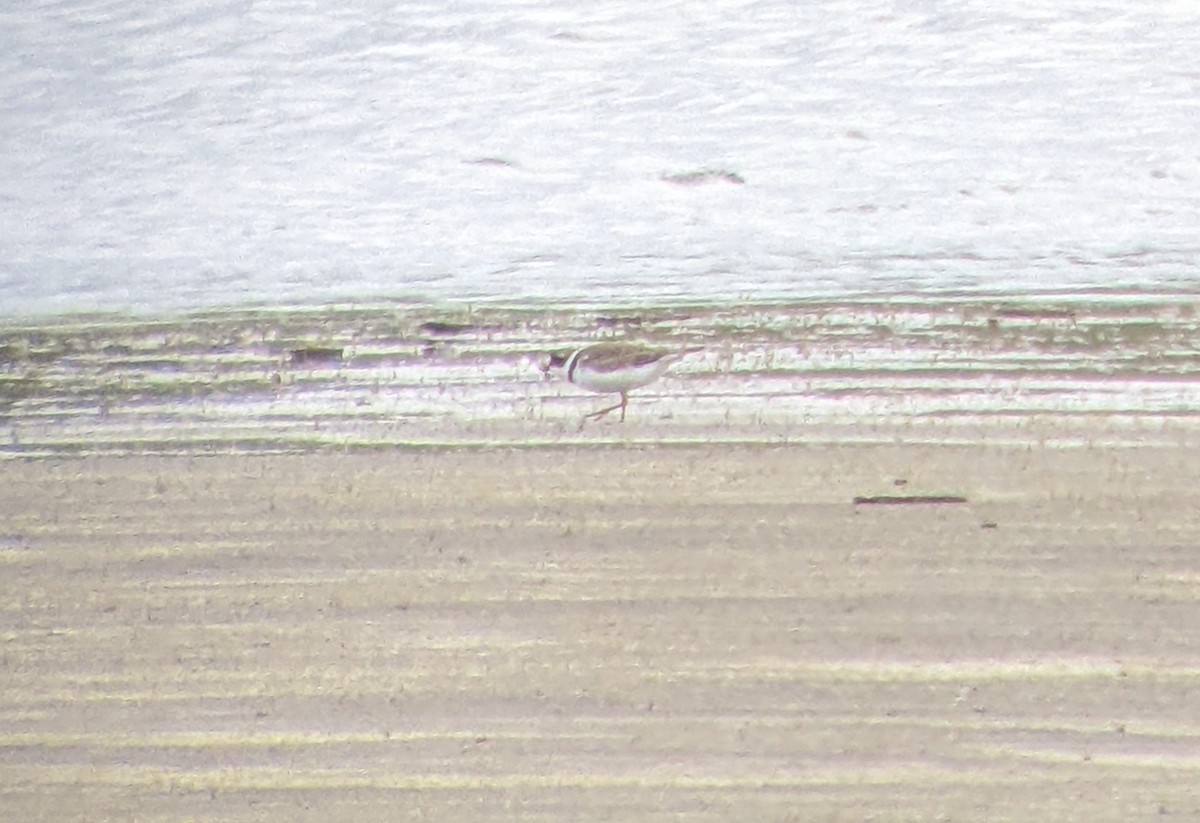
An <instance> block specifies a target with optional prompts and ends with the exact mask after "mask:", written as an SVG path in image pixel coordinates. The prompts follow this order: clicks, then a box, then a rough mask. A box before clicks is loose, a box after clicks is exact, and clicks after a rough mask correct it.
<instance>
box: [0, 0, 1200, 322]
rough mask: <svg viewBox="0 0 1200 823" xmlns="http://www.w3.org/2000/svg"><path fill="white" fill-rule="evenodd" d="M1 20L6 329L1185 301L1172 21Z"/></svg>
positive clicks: (412, 5)
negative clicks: (704, 305) (1174, 295)
mask: <svg viewBox="0 0 1200 823" xmlns="http://www.w3.org/2000/svg"><path fill="white" fill-rule="evenodd" d="M0 20H2V21H3V25H2V26H0V146H2V147H3V148H4V156H5V158H6V159H5V163H6V168H5V173H4V174H3V175H0V318H14V317H32V316H44V315H53V314H57V313H60V312H67V311H76V310H81V309H97V308H99V309H105V310H120V311H136V312H141V313H144V314H147V315H158V314H161V313H163V312H165V311H179V310H196V309H202V308H207V307H213V306H244V305H247V304H251V303H269V304H275V305H278V304H310V305H311V304H323V303H328V302H330V301H337V300H343V299H355V300H360V301H361V300H367V301H373V300H384V301H386V300H392V299H407V300H423V301H432V302H435V303H443V302H446V301H473V302H475V303H479V302H492V301H502V302H508V303H511V302H514V301H526V302H528V301H540V302H547V301H557V302H560V303H563V304H570V305H601V304H603V305H612V304H614V303H624V304H626V305H630V304H638V305H645V304H647V303H659V304H669V303H672V302H677V301H679V300H681V299H686V300H700V301H708V302H712V301H719V300H724V301H737V302H742V301H751V302H758V301H762V300H779V299H797V298H813V297H818V296H825V297H842V296H846V295H863V294H871V293H879V292H882V293H890V294H895V293H904V292H914V291H924V292H928V293H944V292H946V291H948V290H958V291H962V290H982V291H988V292H996V291H1005V292H1009V293H1020V292H1023V291H1030V290H1038V291H1040V290H1045V289H1047V288H1049V289H1063V288H1070V289H1080V288H1092V287H1102V288H1105V289H1117V288H1131V287H1132V288H1144V287H1154V288H1163V287H1168V286H1169V287H1172V288H1175V289H1195V288H1196V286H1197V270H1196V260H1197V252H1198V251H1200V242H1198V241H1197V236H1196V226H1197V225H1200V186H1198V185H1197V182H1198V181H1200V144H1198V143H1197V139H1196V135H1197V131H1196V129H1195V123H1196V122H1200V95H1197V94H1196V78H1197V76H1200V56H1198V52H1197V50H1196V48H1195V44H1196V43H1197V42H1200V12H1198V11H1197V9H1196V7H1195V6H1194V5H1193V4H1190V3H1171V2H1156V3H1147V4H1141V5H1138V6H1131V5H1130V4H1128V3H1118V2H1101V3H1096V2H1093V1H1092V0H1089V1H1088V2H1083V0H1070V1H1069V2H1061V3H1055V4H1052V5H1051V6H1046V5H1045V4H1032V3H1009V4H1005V5H1004V6H997V5H995V4H989V3H980V2H967V3H960V4H957V5H954V6H953V7H950V6H944V7H943V6H940V5H931V4H928V3H908V4H895V3H871V2H868V3H862V2H849V0H827V1H826V2H818V3H795V2H789V3H777V2H740V1H739V0H722V2H714V3H708V4H702V5H697V4H686V3H666V4H654V5H653V6H647V5H646V4H642V3H633V2H627V0H623V1H621V2H614V3H606V4H603V5H600V6H595V7H591V6H588V7H584V6H580V5H579V4H576V3H568V2H560V1H559V0H533V2H523V1H520V0H517V1H515V2H488V3H476V2H464V3H455V4H453V5H452V6H450V7H445V8H442V7H434V6H429V5H428V4H424V3H419V2H400V3H396V2H387V3H380V2H376V0H353V1H352V2H348V3H341V4H338V5H336V6H328V7H325V6H319V7H318V6H313V5H312V4H309V3H302V2H297V1H296V0H271V1H270V2H254V3H250V2H247V1H246V0H216V2H212V0H203V1H202V0H184V2H180V3H173V4H170V5H163V6H146V5H145V4H127V3H115V2H99V3H96V2H82V0H41V2H33V3H29V4H23V5H20V6H14V7H13V8H11V9H9V10H6V11H4V12H0Z"/></svg>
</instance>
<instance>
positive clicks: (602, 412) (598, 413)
mask: <svg viewBox="0 0 1200 823" xmlns="http://www.w3.org/2000/svg"><path fill="white" fill-rule="evenodd" d="M628 402H629V398H628V397H627V396H626V394H625V392H621V402H620V403H614V404H613V405H611V406H606V407H605V408H603V409H601V410H600V411H594V412H592V413H591V414H585V415H584V416H583V419H584V420H599V419H600V418H601V417H603V416H604V415H606V414H608V413H609V412H613V411H616V410H617V409H620V410H621V422H625V404H626V403H628Z"/></svg>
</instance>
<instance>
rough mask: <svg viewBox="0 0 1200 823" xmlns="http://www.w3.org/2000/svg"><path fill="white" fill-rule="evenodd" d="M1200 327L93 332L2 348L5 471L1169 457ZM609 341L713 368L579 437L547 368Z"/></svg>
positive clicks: (246, 325)
mask: <svg viewBox="0 0 1200 823" xmlns="http://www.w3.org/2000/svg"><path fill="white" fill-rule="evenodd" d="M1198 322H1200V321H1198V320H1197V317H1196V309H1195V304H1194V302H1193V301H1192V300H1191V299H1190V298H1188V297H1187V296H1172V295H1169V294H1161V295H1140V296H1138V295H1123V296H1116V295H1094V296H1092V297H1091V298H1082V297H1080V296H1078V295H1076V296H1074V297H1072V298H1071V299H1069V300H1068V299H1042V300H1037V301H1031V300H1015V299H1012V298H987V299H980V298H974V297H962V298H958V299H953V300H951V299H945V300H940V301H931V300H928V299H924V298H920V299H918V298H912V299H909V300H893V301H872V300H858V301H850V300H843V301H831V302H816V301H814V302H807V303H762V304H758V305H748V306H742V307H739V308H738V309H736V310H735V309H730V308H728V307H723V306H716V307H714V306H703V305H694V306H675V307H660V308H656V309H652V310H644V311H629V310H613V311H604V312H600V311H596V312H590V313H588V312H584V313H580V312H575V311H557V310H550V309H520V308H501V307H493V308H479V309H475V310H471V311H468V310H465V309H464V310H452V311H445V310H443V311H435V310H432V309H429V308H428V307H413V306H403V305H392V306H382V305H377V306H344V307H339V308H324V309H312V310H288V311H281V310H267V309H261V310H245V311H239V312H217V313H211V314H198V315H192V316H187V317H181V318H177V319H174V320H145V321H143V320H137V319H130V318H126V317H108V318H104V317H94V318H90V319H80V320H76V321H62V322H58V323H43V324H33V325H29V326H27V327H25V328H15V329H11V330H8V331H5V332H3V333H0V454H3V455H6V456H8V457H20V456H34V455H46V454H67V453H86V454H96V453H184V454H203V453H224V452H242V451H268V452H278V451H282V452H289V451H307V450H312V449H359V448H378V447H396V446H425V445H470V444H475V445H503V444H514V445H518V444H519V445H531V444H554V443H562V442H583V443H588V442H592V443H639V442H653V443H663V442H667V443H671V442H676V443H684V442H692V441H697V440H703V441H707V442H761V443H797V442H799V443H804V442H830V441H834V442H846V441H869V442H923V441H929V440H934V441H951V442H953V441H957V440H979V439H981V438H986V439H990V440H994V441H997V442H1000V441H1019V442H1029V441H1031V440H1038V441H1046V440H1052V441H1059V442H1074V443H1079V442H1084V441H1082V440H1081V439H1080V438H1081V437H1083V435H1081V434H1080V432H1081V431H1086V432H1087V434H1086V438H1085V440H1086V442H1089V443H1092V444H1103V443H1106V442H1147V443H1151V442H1154V443H1170V442H1175V441H1178V440H1180V439H1182V438H1188V437H1191V436H1193V435H1194V434H1195V433H1196V430H1197V428H1198V427H1200V381H1198V380H1197V379H1196V378H1195V371H1194V361H1195V357H1196V347H1197V330H1198V329H1197V326H1198ZM607 338H620V339H633V340H639V341H643V342H646V343H649V344H652V345H658V346H664V347H669V348H679V349H684V348H689V347H699V348H700V351H698V352H695V353H692V354H689V355H687V356H686V357H684V358H683V359H682V360H681V361H680V362H679V363H677V364H676V365H675V366H674V367H673V368H672V370H671V371H670V372H669V373H668V375H667V376H665V377H664V378H663V379H661V380H660V381H658V382H656V383H654V384H652V385H651V386H647V387H645V388H644V389H640V390H638V391H635V392H634V393H633V394H632V396H631V400H630V404H629V409H628V417H627V420H626V422H625V423H619V422H618V421H617V420H616V419H615V418H614V417H610V418H606V419H604V420H602V421H599V422H596V423H589V424H587V425H585V426H583V427H582V428H581V427H580V423H581V420H582V418H583V416H584V414H586V413H587V412H589V411H593V410H595V409H599V408H601V407H602V405H607V404H608V403H609V402H611V396H602V395H597V394H592V393H590V392H586V391H583V390H580V389H578V388H577V387H575V386H572V385H568V384H565V383H562V382H558V381H552V380H546V379H544V377H543V375H542V373H541V371H540V368H539V362H540V358H541V355H542V353H543V352H545V351H546V350H549V349H559V348H562V347H564V346H571V345H574V344H577V343H584V342H588V341H591V340H596V339H607ZM1085 423H1086V425H1081V424H1085Z"/></svg>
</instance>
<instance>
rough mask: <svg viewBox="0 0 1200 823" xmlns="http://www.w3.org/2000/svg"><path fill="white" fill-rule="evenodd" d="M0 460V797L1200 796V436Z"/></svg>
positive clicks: (553, 811) (407, 806) (617, 806)
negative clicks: (1051, 442)
mask: <svg viewBox="0 0 1200 823" xmlns="http://www.w3.org/2000/svg"><path fill="white" fill-rule="evenodd" d="M1096 428H1097V429H1099V428H1100V425H1099V424H1097V425H1096ZM1084 434H1085V435H1088V436H1085V437H1084V438H1083V442H1089V441H1091V440H1092V439H1093V438H1092V437H1091V436H1090V435H1097V437H1096V438H1095V439H1097V440H1099V439H1101V438H1100V437H1099V435H1100V434H1102V432H1099V431H1093V432H1091V433H1090V434H1089V433H1087V432H1085V433H1084ZM3 477H4V482H3V485H2V487H0V507H2V511H3V512H4V521H3V523H2V524H0V565H2V566H3V574H4V580H5V581H6V584H5V586H4V587H3V600H2V608H0V631H2V632H3V645H2V646H0V649H2V653H3V668H2V674H0V697H2V702H0V819H3V820H13V821H17V820H55V821H66V820H106V819H114V820H118V819H119V820H139V821H178V820H184V819H189V820H222V821H249V820H263V821H266V820H271V821H277V820H289V821H329V820H382V819H389V820H473V821H475V820H522V821H562V820H583V819H606V820H637V821H656V820H663V821H665V820H712V821H718V820H719V821H728V820H753V821H783V820H792V821H799V820H855V821H858V820H866V819H870V820H955V821H958V820H989V821H993V820H1033V819H1039V820H1089V821H1099V820H1113V821H1117V820H1120V821H1129V820H1142V819H1155V820H1161V819H1164V818H1165V819H1179V820H1193V819H1196V817H1197V816H1198V815H1200V788H1198V787H1200V703H1198V702H1197V683H1198V682H1200V680H1198V677H1200V640H1197V636H1196V627H1197V626H1200V554H1197V549H1196V547H1197V546H1200V506H1197V505H1196V500H1195V490H1196V488H1197V487H1198V482H1200V448H1197V447H1196V446H1195V445H1192V444H1182V445H1179V446H1178V447H1174V448H1165V447H1164V448H1136V447H1127V448H1088V447H1077V448H1053V447H1047V446H1037V445H1026V446H1007V447H998V446H988V445H984V444H977V445H902V446H888V445H841V446H839V445H807V446H806V445H795V446H788V447H769V446H744V445H743V446H737V445H726V446H687V447H680V446H672V447H666V446H659V447H644V448H634V447H627V448H610V447H586V446H575V447H571V446H563V447H557V448H541V449H538V448H526V449H464V450H454V449H429V450H380V451H375V452H368V453H360V454H340V455H339V454H308V455H288V456H246V455H243V456H227V457H167V456H156V457H146V456H142V457H137V456H126V457H102V458H65V459H58V458H56V459H43V460H34V461H28V462H22V461H16V460H10V461H8V462H6V463H4V464H3ZM870 497H890V498H898V497H899V498H910V499H912V498H930V497H940V498H945V497H951V498H953V497H961V498H965V502H914V501H912V500H910V501H909V502H904V501H894V500H893V501H891V502H887V501H884V502H876V503H860V504H857V505H856V504H855V503H854V502H853V501H854V499H855V498H870Z"/></svg>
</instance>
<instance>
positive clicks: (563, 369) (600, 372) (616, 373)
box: [542, 343, 699, 425]
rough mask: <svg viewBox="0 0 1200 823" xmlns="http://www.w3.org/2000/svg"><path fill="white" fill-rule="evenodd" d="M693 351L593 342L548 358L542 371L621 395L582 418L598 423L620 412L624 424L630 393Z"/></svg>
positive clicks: (588, 387)
mask: <svg viewBox="0 0 1200 823" xmlns="http://www.w3.org/2000/svg"><path fill="white" fill-rule="evenodd" d="M693 351H699V349H687V350H684V351H668V350H666V349H652V348H649V347H646V346H641V345H638V344H636V343H592V344H591V345H589V346H583V347H582V348H578V349H574V350H573V351H564V352H556V353H553V354H551V355H549V360H548V361H545V362H544V364H543V366H542V372H543V373H544V374H546V375H547V376H548V375H550V374H552V373H555V372H558V373H561V374H562V376H563V377H564V378H565V379H566V380H567V382H569V383H574V384H575V385H576V386H580V387H582V388H585V389H589V390H590V391H594V392H599V393H601V394H619V395H621V402H619V403H614V404H613V405H611V406H608V407H606V408H603V409H600V411H595V412H592V413H591V414H587V415H584V417H583V420H584V422H586V421H588V420H599V419H600V418H601V417H603V416H604V415H606V414H608V413H609V412H612V411H616V410H617V409H620V410H621V422H624V421H625V406H626V405H627V404H628V403H629V392H631V391H633V390H634V389H639V388H641V387H642V386H645V385H648V384H650V383H653V382H654V381H655V380H657V379H658V378H659V377H661V376H662V375H663V372H665V371H666V370H667V368H668V367H669V366H670V365H671V364H672V363H674V362H675V361H676V360H678V359H679V358H681V357H683V355H685V354H688V353H690V352H693ZM581 425H582V424H581Z"/></svg>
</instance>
